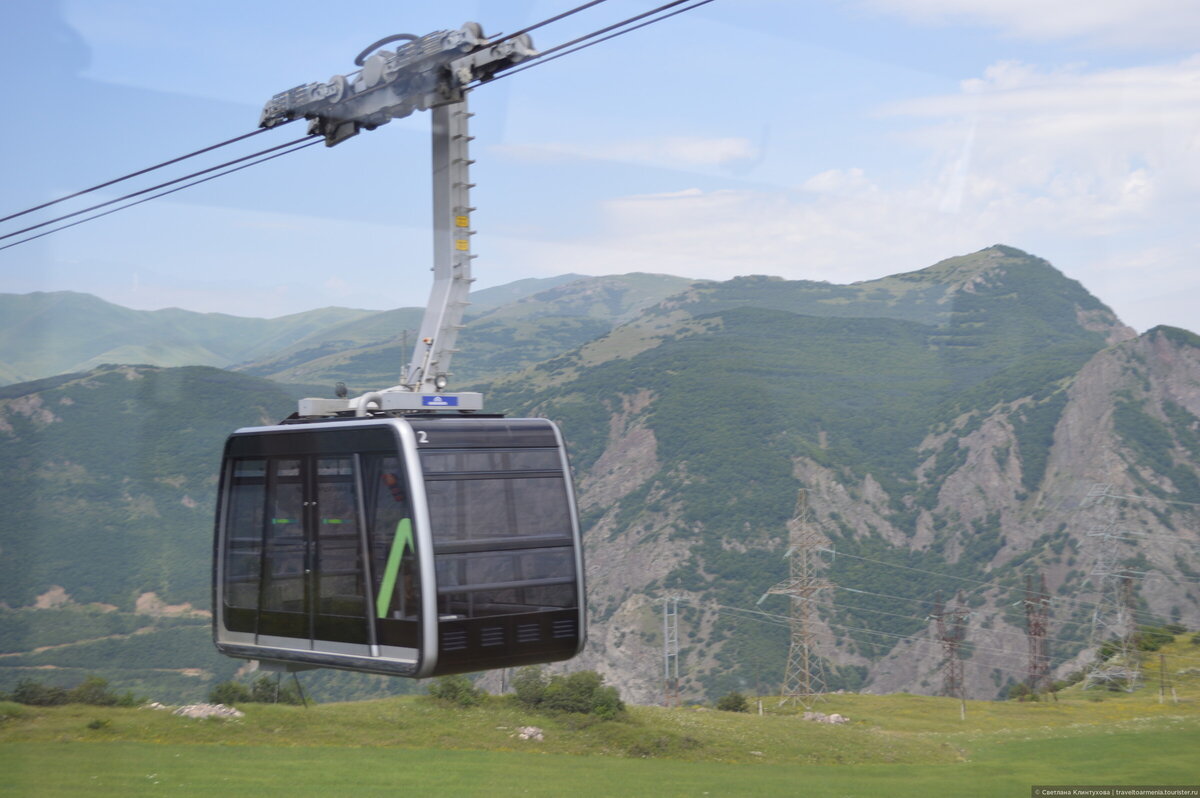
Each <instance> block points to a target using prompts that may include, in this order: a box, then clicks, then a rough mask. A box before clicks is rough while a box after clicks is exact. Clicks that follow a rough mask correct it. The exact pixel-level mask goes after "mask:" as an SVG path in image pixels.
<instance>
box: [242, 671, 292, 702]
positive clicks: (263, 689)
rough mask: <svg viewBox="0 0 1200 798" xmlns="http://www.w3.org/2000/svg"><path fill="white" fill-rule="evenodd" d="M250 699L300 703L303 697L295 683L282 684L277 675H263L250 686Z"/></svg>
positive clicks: (254, 700)
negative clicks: (274, 676)
mask: <svg viewBox="0 0 1200 798" xmlns="http://www.w3.org/2000/svg"><path fill="white" fill-rule="evenodd" d="M250 700H251V701H253V702H255V703H257V704H299V703H301V701H302V700H303V699H301V697H300V690H299V688H297V687H296V685H294V684H281V680H280V679H279V678H278V677H276V678H274V679H272V678H271V677H270V676H267V675H265V674H264V675H262V676H259V677H258V678H257V679H255V680H254V684H253V685H252V686H251V688H250Z"/></svg>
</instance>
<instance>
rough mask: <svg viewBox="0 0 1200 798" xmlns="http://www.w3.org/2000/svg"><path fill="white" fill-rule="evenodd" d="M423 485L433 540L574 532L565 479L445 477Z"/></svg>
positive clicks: (478, 538)
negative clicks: (450, 478)
mask: <svg viewBox="0 0 1200 798" xmlns="http://www.w3.org/2000/svg"><path fill="white" fill-rule="evenodd" d="M425 486H426V490H425V492H426V496H427V498H428V502H429V516H430V523H431V525H432V531H433V536H434V539H435V540H439V541H466V540H486V539H488V538H514V537H527V536H531V535H554V536H568V535H570V534H571V515H570V507H569V505H568V504H567V491H566V485H565V483H564V482H563V480H562V478H561V477H531V478H519V479H456V480H444V479H443V480H429V481H427V482H426V483H425Z"/></svg>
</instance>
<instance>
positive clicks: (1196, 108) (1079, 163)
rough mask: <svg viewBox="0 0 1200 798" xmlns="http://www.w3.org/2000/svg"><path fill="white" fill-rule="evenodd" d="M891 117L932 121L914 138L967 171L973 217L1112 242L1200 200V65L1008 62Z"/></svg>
mask: <svg viewBox="0 0 1200 798" xmlns="http://www.w3.org/2000/svg"><path fill="white" fill-rule="evenodd" d="M887 111H888V112H889V113H893V114H897V115H903V116H909V117H916V118H918V119H921V118H924V119H929V120H931V124H930V125H929V126H927V127H925V128H923V129H920V130H918V131H917V132H916V133H915V134H913V139H914V141H915V142H916V143H917V144H919V145H921V146H922V147H925V148H928V149H929V150H930V151H931V152H933V153H939V154H940V155H939V156H938V157H940V158H942V159H943V161H944V162H945V163H946V164H947V165H946V167H945V168H946V169H947V171H949V170H950V169H951V163H952V162H953V168H955V169H957V170H959V172H960V173H963V174H962V175H961V180H962V187H961V202H960V203H959V205H958V207H960V208H962V209H963V210H964V211H968V210H969V211H972V212H974V213H981V214H995V215H1003V216H1005V217H1007V218H1009V219H1011V220H1012V221H1014V222H1020V223H1021V224H1022V225H1026V226H1031V227H1035V228H1044V227H1045V226H1047V225H1053V226H1055V227H1057V228H1059V229H1065V230H1071V231H1073V232H1074V233H1076V234H1091V235H1109V234H1112V233H1114V232H1116V231H1117V230H1118V229H1131V228H1134V227H1137V226H1139V225H1142V224H1145V223H1146V222H1147V220H1148V218H1149V217H1150V216H1152V215H1154V216H1159V217H1167V218H1179V217H1182V216H1183V215H1184V214H1187V213H1191V212H1193V211H1194V206H1195V203H1196V198H1197V196H1200V57H1192V58H1189V59H1185V60H1183V61H1180V62H1178V63H1174V64H1166V65H1159V66H1153V67H1136V68H1128V69H1110V70H1102V71H1093V72H1087V71H1084V70H1082V69H1078V68H1076V69H1066V70H1055V71H1039V70H1036V69H1033V68H1031V67H1028V66H1026V65H1023V64H1018V63H1008V62H1006V63H1000V64H995V65H993V66H991V67H989V68H988V69H987V70H986V72H985V74H984V75H983V77H981V78H977V79H972V80H968V81H964V82H963V85H962V91H961V92H960V93H958V94H955V95H948V96H942V97H929V98H923V99H919V100H914V101H910V102H905V103H900V104H896V105H893V106H891V107H890V108H889V109H887ZM964 142H965V145H964Z"/></svg>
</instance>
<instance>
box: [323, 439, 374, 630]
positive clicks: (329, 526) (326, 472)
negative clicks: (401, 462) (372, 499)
mask: <svg viewBox="0 0 1200 798" xmlns="http://www.w3.org/2000/svg"><path fill="white" fill-rule="evenodd" d="M355 494H356V486H355V482H354V458H352V457H336V458H333V457H327V458H319V459H318V460H317V528H316V558H315V568H316V573H317V580H316V589H317V612H319V613H321V614H325V615H346V616H353V617H355V618H363V617H366V605H365V603H364V602H365V596H364V592H363V575H362V558H361V557H360V556H359V555H360V543H361V541H360V538H359V534H358V502H357V499H356V495H355Z"/></svg>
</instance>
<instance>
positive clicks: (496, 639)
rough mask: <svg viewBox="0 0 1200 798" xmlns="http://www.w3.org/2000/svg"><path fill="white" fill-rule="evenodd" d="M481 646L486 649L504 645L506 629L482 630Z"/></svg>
mask: <svg viewBox="0 0 1200 798" xmlns="http://www.w3.org/2000/svg"><path fill="white" fill-rule="evenodd" d="M479 645H481V646H484V647H487V646H502V645H504V627H503V626H488V627H485V628H484V629H481V630H480V632H479Z"/></svg>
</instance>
